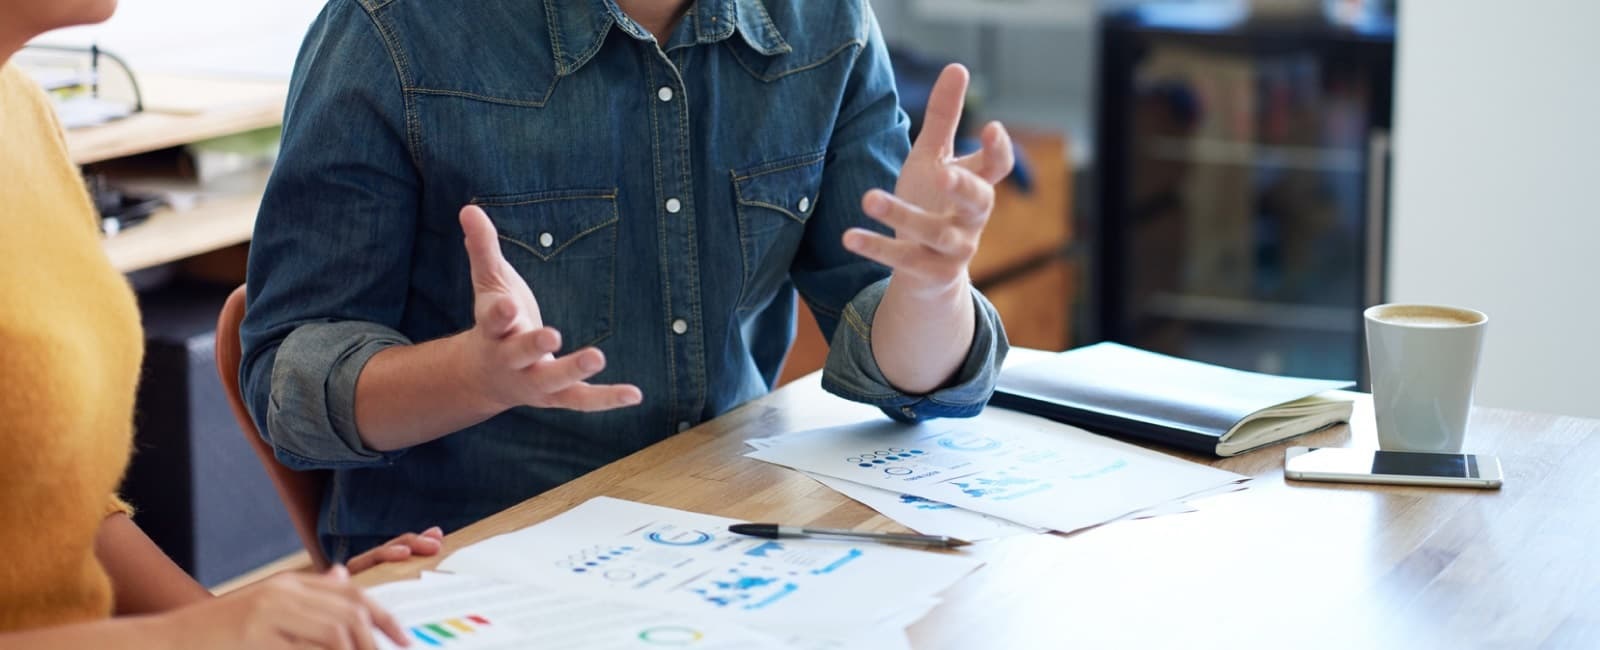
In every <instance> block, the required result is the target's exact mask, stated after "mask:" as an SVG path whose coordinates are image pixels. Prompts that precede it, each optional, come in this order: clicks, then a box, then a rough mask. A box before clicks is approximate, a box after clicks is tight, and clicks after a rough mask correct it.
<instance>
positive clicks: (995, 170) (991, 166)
mask: <svg viewBox="0 0 1600 650" xmlns="http://www.w3.org/2000/svg"><path fill="white" fill-rule="evenodd" d="M956 164H959V165H961V166H962V167H964V168H966V169H967V171H970V172H972V173H974V174H977V175H978V177H979V178H982V179H983V180H985V181H988V182H989V184H990V185H994V184H995V183H999V182H1000V181H1002V180H1005V177H1007V176H1010V175H1011V170H1012V169H1014V168H1015V167H1016V165H1017V155H1016V149H1015V144H1014V143H1013V142H1012V141H1011V133H1010V132H1008V131H1006V127H1005V125H1004V124H1001V123H999V122H990V123H989V125H988V126H985V127H983V148H982V149H980V150H978V151H977V152H974V153H972V154H970V155H966V156H962V157H961V158H959V159H957V160H956Z"/></svg>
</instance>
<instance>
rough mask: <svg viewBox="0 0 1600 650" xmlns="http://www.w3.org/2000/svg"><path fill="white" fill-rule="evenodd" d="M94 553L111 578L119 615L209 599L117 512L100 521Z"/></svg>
mask: <svg viewBox="0 0 1600 650" xmlns="http://www.w3.org/2000/svg"><path fill="white" fill-rule="evenodd" d="M94 554H95V557H96V558H98V559H99V560H100V564H101V566H104V567H105V569H106V574H108V575H110V576H111V585H112V588H113V589H114V590H115V599H116V600H115V602H116V614H117V615H118V616H134V615H138V614H154V613H158V612H166V611H171V610H174V609H178V608H180V607H183V606H185V605H190V604H193V603H197V602H201V601H204V600H207V599H209V598H211V592H210V591H207V590H206V588H205V587H202V586H200V583H198V582H195V581H194V579H193V578H190V577H189V574H187V573H184V572H183V569H180V568H178V565H177V564H174V563H173V562H172V559H171V558H168V557H167V554H166V553H163V552H161V549H160V548H158V547H156V544H155V542H153V541H150V536H149V535H146V534H144V531H143V530H141V529H140V528H139V525H138V524H135V523H133V520H132V519H129V518H128V516H127V515H125V514H122V513H120V512H119V513H115V514H112V515H111V516H108V517H106V518H105V520H104V521H101V522H100V530H99V532H97V533H96V534H95V537H94Z"/></svg>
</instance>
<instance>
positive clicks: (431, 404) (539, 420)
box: [241, 0, 1012, 559]
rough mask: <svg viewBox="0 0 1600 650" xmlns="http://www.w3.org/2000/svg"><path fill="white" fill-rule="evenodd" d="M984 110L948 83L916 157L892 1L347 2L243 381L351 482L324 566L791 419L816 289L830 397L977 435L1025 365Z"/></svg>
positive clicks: (275, 187)
mask: <svg viewBox="0 0 1600 650" xmlns="http://www.w3.org/2000/svg"><path fill="white" fill-rule="evenodd" d="M966 85H967V76H966V71H965V70H964V69H961V68H959V67H952V68H950V69H948V70H946V71H945V74H944V75H943V77H942V78H941V79H940V81H939V83H938V84H937V86H936V88H935V91H934V93H933V97H932V99H931V106H930V108H929V111H928V116H927V120H926V126H925V127H924V130H923V133H922V134H921V136H920V137H919V139H918V142H917V143H916V145H915V146H914V147H913V146H911V143H910V142H909V141H908V138H907V119H906V116H905V114H904V113H903V112H902V111H901V110H900V108H899V102H898V98H897V96H896V94H895V86H894V78H893V75H892V73H891V71H890V68H889V62H888V58H887V55H886V52H885V49H884V44H883V39H882V35H881V34H880V32H879V30H878V26H877V23H876V20H875V18H874V17H873V15H872V12H871V10H870V9H869V7H868V6H867V5H866V2H865V0H848V1H845V0H841V1H839V2H816V1H809V2H808V1H805V0H765V1H762V0H698V1H697V2H692V3H691V2H689V1H688V0H655V1H653V2H652V1H650V0H636V1H629V0H546V1H545V2H543V3H540V2H535V1H533V0H479V1H476V2H421V1H420V0H333V1H332V2H329V4H328V7H327V8H326V9H325V10H324V11H323V14H322V16H321V17H320V18H318V20H317V22H316V24H315V25H314V26H313V27H312V29H311V32H310V33H309V34H308V36H307V38H306V43H305V46H304V49H303V50H302V52H301V54H300V60H299V63H298V65H297V67H296V70H295V78H294V83H293V86H292V89H291V93H290V98H289V106H288V111H287V114H286V116H285V122H284V135H283V149H282V154H281V159H280V162H279V164H278V168H277V169H276V170H275V172H274V173H273V176H272V180H271V183H270V185H269V187H268V189H267V194H266V198H265V200H264V201H263V203H262V206H261V213H260V218H259V221H258V223H257V226H256V234H255V243H254V248H253V250H252V253H251V258H250V270H249V297H250V302H249V309H248V314H247V316H246V318H245V323H244V327H243V339H244V341H243V342H244V353H245V357H244V364H243V368H242V369H241V379H242V381H243V386H244V391H245V395H246V398H247V400H248V402H249V404H250V407H251V409H252V411H253V413H254V415H255V418H256V420H257V423H258V424H259V426H260V428H261V431H263V432H264V434H265V436H266V437H267V438H268V439H269V440H270V442H271V443H272V445H273V447H274V448H275V449H276V452H277V455H278V458H279V460H281V461H282V462H284V463H285V464H287V465H289V466H291V467H295V468H304V469H310V468H327V469H333V470H335V472H334V478H333V481H332V482H331V486H330V490H329V494H327V495H326V497H325V499H324V502H323V509H322V518H321V521H320V531H321V535H322V541H323V544H324V546H325V547H326V549H327V551H328V553H329V555H330V557H333V558H336V559H337V558H343V557H346V556H347V555H348V553H349V550H350V549H352V548H365V547H366V546H368V545H371V544H372V543H375V542H378V541H382V540H383V539H388V538H389V537H390V536H392V535H393V534H394V533H396V532H399V531H403V530H411V529H416V528H419V527H422V526H425V525H428V524H433V523H440V524H443V525H445V526H446V527H450V528H454V527H458V526H461V525H464V524H467V523H470V522H471V521H474V520H476V519H479V518H481V517H483V516H486V515H488V514H491V513H493V512H495V511H497V510H500V509H503V508H505V507H507V506H510V505H512V504H514V503H517V502H518V501H521V500H523V499H526V498H528V497H531V496H533V495H535V494H537V493H539V492H541V491H543V490H546V489H549V488H551V487H553V486H555V485H558V484H560V483H562V482H565V481H567V480H570V479H572V478H575V477H577V476H579V475H581V474H583V473H585V472H588V471H590V470H593V469H595V468H596V467H599V466H600V465H602V464H605V463H607V462H610V461H612V460H615V459H617V458H619V457H621V456H624V455H626V454H629V453H631V452H633V451H636V450H638V449H640V448H643V447H645V446H646V445H649V444H651V443H654V442H656V441H659V440H661V439H663V438H665V437H667V436H670V435H672V434H674V433H676V432H678V431H682V430H684V429H687V428H689V427H690V426H693V425H695V424H697V423H700V422H704V421H706V420H708V419H711V418H713V417H716V416H717V415H719V414H721V413H724V412H726V411H728V410H729V409H731V408H733V407H734V406H736V405H738V404H740V403H742V402H745V401H747V400H750V399H752V398H754V397H757V396H759V395H761V394H763V393H765V392H767V391H768V390H769V389H770V388H771V386H772V383H773V381H774V378H775V377H776V375H777V372H778V368H779V366H780V364H781V363H782V361H783V355H784V354H785V351H786V350H787V349H788V346H789V343H790V340H791V339H792V338H793V322H794V320H793V319H794V313H795V309H796V300H795V295H796V291H795V290H796V289H798V294H799V297H800V298H801V299H803V300H804V301H805V303H806V305H807V306H808V307H809V308H810V309H811V310H812V313H813V314H815V316H816V318H817V321H818V323H819V324H820V325H821V326H822V329H823V333H824V334H825V335H828V336H829V337H830V340H831V342H832V345H831V350H830V352H829V356H828V361H827V368H826V371H825V372H824V375H823V385H824V387H825V388H827V389H828V390H829V391H831V392H833V393H835V394H837V395H840V396H843V397H846V398H848V399H852V400H856V401H860V402H865V403H868V404H873V405H876V406H879V407H881V408H883V409H884V410H885V411H886V412H887V413H888V414H889V416H890V417H894V418H896V419H900V420H906V421H916V420H922V419H926V418H933V417H946V416H954V417H964V416H971V415H973V414H976V413H977V412H978V411H979V410H980V409H982V408H983V405H984V403H985V402H986V401H987V400H988V398H989V395H990V393H991V392H992V390H993V386H994V379H995V374H996V372H997V368H998V366H999V363H1000V361H1001V360H1002V359H1003V358H1004V356H1005V352H1006V342H1005V334H1004V332H1003V331H1002V329H1001V325H1000V321H999V318H998V317H997V316H996V314H995V312H994V309H993V307H992V306H990V305H989V303H988V302H987V301H986V300H984V299H983V297H982V296H981V295H980V294H978V292H977V291H976V290H974V289H973V288H972V286H971V284H970V282H969V281H968V278H967V263H968V262H969V261H970V260H971V258H972V255H973V254H974V252H975V251H976V250H977V245H978V239H979V235H980V234H981V232H982V229H983V225H984V223H985V222H986V220H987V219H988V216H989V212H990V210H991V208H992V206H993V203H994V191H993V184H994V183H996V182H998V181H999V180H1000V179H1002V178H1003V177H1004V176H1005V175H1006V174H1008V173H1009V172H1010V169H1011V164H1012V153H1011V141H1010V139H1009V137H1008V136H1007V135H1006V133H1005V130H1004V129H1003V128H1002V127H1001V126H1000V125H999V124H991V125H989V126H988V127H987V128H986V129H985V130H984V133H983V138H982V139H983V143H984V147H983V150H982V151H980V152H978V153H976V154H973V155H972V156H969V157H965V158H960V159H958V158H955V157H953V154H952V151H951V142H952V138H953V135H954V132H955V128H956V122H957V121H958V120H959V116H960V109H961V100H962V96H963V95H964V94H965V90H966ZM890 187H893V188H894V192H893V193H892V194H891V193H889V192H886V191H884V189H883V188H890ZM462 206H467V207H465V208H463V207H462ZM869 216H870V219H869V218H868V217H869ZM891 233H892V234H891ZM463 235H464V240H465V245H463ZM891 269H892V271H893V273H892V275H891ZM536 297H537V299H536ZM841 325H842V326H841ZM602 350H603V352H602ZM625 407H631V408H625Z"/></svg>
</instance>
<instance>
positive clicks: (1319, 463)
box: [1291, 449, 1480, 478]
mask: <svg viewBox="0 0 1600 650" xmlns="http://www.w3.org/2000/svg"><path fill="white" fill-rule="evenodd" d="M1291 462H1293V463H1294V469H1295V470H1296V471H1301V472H1316V473H1327V474H1388V475H1391V476H1437V477H1441V478H1480V477H1479V474H1478V458H1477V457H1476V456H1473V455H1471V454H1430V453H1421V452H1411V451H1375V450H1370V449H1313V450H1311V451H1308V452H1306V453H1304V454H1302V455H1300V456H1297V457H1295V458H1294V459H1293V460H1292V461H1291Z"/></svg>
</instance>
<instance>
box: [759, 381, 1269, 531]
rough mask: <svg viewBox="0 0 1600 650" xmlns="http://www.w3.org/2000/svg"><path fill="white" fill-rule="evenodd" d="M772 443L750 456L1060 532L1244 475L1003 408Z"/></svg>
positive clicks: (837, 429)
mask: <svg viewBox="0 0 1600 650" xmlns="http://www.w3.org/2000/svg"><path fill="white" fill-rule="evenodd" d="M771 442H772V443H773V444H771V445H770V446H768V447H766V448H764V449H758V450H756V451H754V452H751V453H749V454H746V455H747V456H749V457H751V458H755V459H758V460H763V461H766V462H769V463H775V464H778V465H784V466H786V467H791V468H794V469H797V470H801V471H804V472H811V473H815V474H821V475H825V476H832V477H835V478H839V479H844V480H847V481H853V482H856V483H861V484H865V485H870V486H873V487H877V488H882V489H885V490H890V491H893V492H896V493H901V494H910V495H914V496H917V497H921V498H924V499H929V500H932V501H935V502H939V503H944V504H949V505H953V506H956V507H959V508H965V509H967V510H973V511H976V512H981V513H984V514H988V515H993V516H996V517H1000V518H1003V519H1006V520H1009V521H1013V522H1016V523H1019V524H1023V525H1027V526H1036V527H1040V528H1049V529H1052V530H1058V531H1062V532H1071V531H1075V530H1080V529H1083V528H1088V527H1090V526H1097V525H1099V524H1103V523H1106V522H1109V521H1114V520H1116V519H1119V518H1122V517H1124V516H1126V515H1128V514H1130V513H1134V512H1137V511H1140V510H1144V509H1147V508H1150V507H1152V506H1158V505H1162V504H1167V503H1170V502H1173V501H1176V500H1179V499H1182V498H1184V497H1188V496H1190V495H1194V494H1198V493H1201V492H1205V491H1208V490H1213V489H1215V488H1218V487H1220V486H1224V485H1229V484H1232V483H1236V482H1239V481H1243V480H1246V477H1244V476H1240V475H1238V474H1234V473H1232V472H1226V471H1223V470H1219V469H1216V468H1213V467H1209V466H1206V465H1200V464H1197V463H1191V462H1187V461H1183V460H1179V459H1177V458H1173V457H1171V456H1167V455H1165V454H1161V453H1159V452H1154V451H1150V450H1147V449H1144V448H1142V447H1137V446H1134V445H1130V444H1127V443H1124V442H1119V441H1116V440H1112V439H1109V438H1105V437H1103V436H1097V435H1095V434H1092V433H1089V432H1087V431H1084V430H1082V429H1078V428H1075V427H1070V426H1066V425H1062V424H1058V423H1055V422H1051V421H1049V420H1045V419H1043V418H1038V417H1034V416H1031V415H1026V414H1022V413H1016V412H1013V411H1004V410H999V409H988V410H986V411H984V412H983V413H982V414H981V415H979V416H978V417H976V418H972V419H966V420H935V421H932V422H926V423H922V424H917V425H906V424H900V423H897V422H890V421H887V420H871V421H867V422H862V423H859V424H854V425H846V426H842V427H832V428H828V429H817V430H813V431H803V432H798V433H792V434H787V435H783V436H779V437H777V438H774V439H772V440H771Z"/></svg>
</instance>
